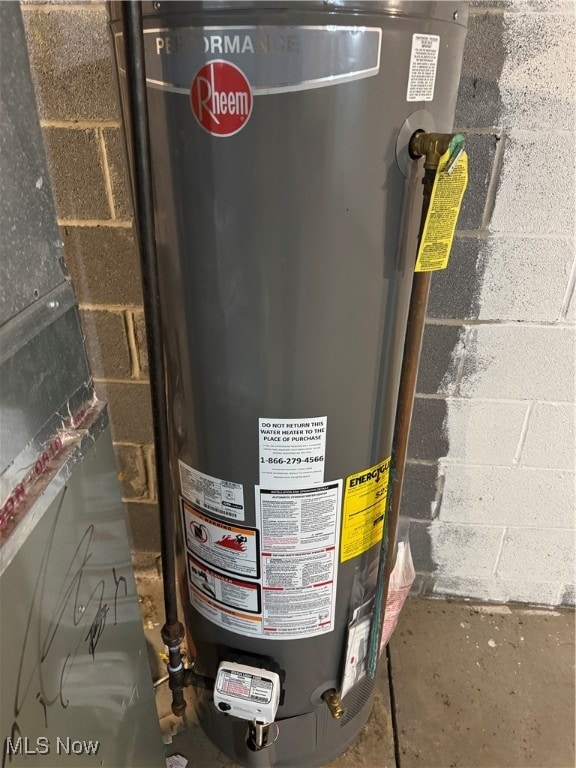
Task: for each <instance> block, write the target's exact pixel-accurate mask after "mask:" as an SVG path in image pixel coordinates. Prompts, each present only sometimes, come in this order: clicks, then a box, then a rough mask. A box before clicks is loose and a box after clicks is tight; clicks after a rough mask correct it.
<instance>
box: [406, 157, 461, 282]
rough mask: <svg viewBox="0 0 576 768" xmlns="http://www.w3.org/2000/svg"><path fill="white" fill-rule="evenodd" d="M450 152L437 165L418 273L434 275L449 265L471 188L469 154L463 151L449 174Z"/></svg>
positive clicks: (417, 265)
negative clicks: (457, 224)
mask: <svg viewBox="0 0 576 768" xmlns="http://www.w3.org/2000/svg"><path fill="white" fill-rule="evenodd" d="M451 151H452V150H451V149H448V150H447V151H446V152H445V153H444V154H443V155H442V157H441V158H440V162H439V163H438V170H437V172H436V178H435V179H434V186H433V187H432V196H431V198H430V207H429V209H428V215H427V216H426V221H425V223H424V229H423V231H422V239H421V241H420V247H419V248H418V258H417V259H416V266H415V271H416V272H432V271H434V270H437V269H445V268H446V266H447V265H448V260H449V258H450V251H451V250H452V241H453V240H454V232H455V231H456V223H457V222H458V214H459V213H460V206H461V205H462V198H463V197H464V192H465V190H466V185H467V184H468V156H467V154H466V152H464V151H463V152H462V153H461V155H460V157H459V158H458V160H457V161H456V163H455V164H454V165H453V167H452V168H451V169H450V170H447V165H448V162H449V160H450V157H451Z"/></svg>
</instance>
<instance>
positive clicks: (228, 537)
mask: <svg viewBox="0 0 576 768" xmlns="http://www.w3.org/2000/svg"><path fill="white" fill-rule="evenodd" d="M182 525H183V530H184V541H185V542H186V547H187V549H188V550H189V551H190V552H191V554H192V555H194V556H195V557H196V558H198V559H199V560H202V562H204V563H206V564H207V565H212V566H215V567H216V568H218V569H219V570H220V571H225V572H227V573H232V574H234V575H237V576H249V577H252V578H258V577H259V576H260V555H259V546H258V531H256V530H254V529H253V528H245V527H240V526H236V525H233V524H229V523H224V522H221V521H220V520H215V519H214V518H212V517H209V516H208V515H206V514H204V513H203V512H200V510H198V509H195V508H194V507H193V506H191V505H190V504H187V503H186V502H185V501H184V500H182Z"/></svg>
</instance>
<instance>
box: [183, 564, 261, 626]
mask: <svg viewBox="0 0 576 768" xmlns="http://www.w3.org/2000/svg"><path fill="white" fill-rule="evenodd" d="M188 577H189V580H190V586H191V587H193V588H194V589H195V590H196V591H197V592H198V593H199V597H201V598H204V597H208V598H212V599H213V600H215V601H216V602H218V603H220V604H221V605H225V606H227V607H228V608H239V609H241V610H242V611H249V612H250V613H260V586H259V585H258V584H255V583H253V582H250V581H242V580H240V579H235V578H232V577H231V576H225V575H224V574H222V573H218V571H215V570H213V569H212V568H208V566H206V565H204V564H203V563H201V562H200V561H199V560H196V558H194V557H192V555H190V554H188Z"/></svg>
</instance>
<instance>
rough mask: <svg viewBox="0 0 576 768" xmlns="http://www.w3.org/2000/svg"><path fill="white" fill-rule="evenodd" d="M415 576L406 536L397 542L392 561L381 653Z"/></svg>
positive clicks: (390, 635)
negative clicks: (393, 561) (392, 566)
mask: <svg viewBox="0 0 576 768" xmlns="http://www.w3.org/2000/svg"><path fill="white" fill-rule="evenodd" d="M415 578H416V571H415V570H414V563H413V562H412V552H411V551H410V542H409V541H408V537H407V536H406V538H405V540H404V541H399V542H398V548H397V550H396V562H395V563H394V568H393V569H392V573H391V574H390V583H389V586H388V596H387V598H386V608H385V611H384V625H383V627H382V640H381V642H380V653H382V651H383V650H384V648H385V647H386V645H387V644H388V642H389V640H390V638H391V637H392V632H394V630H395V629H396V624H397V623H398V616H399V615H400V611H401V610H402V608H403V606H404V603H405V602H406V598H407V597H408V595H409V594H410V590H411V589H412V584H414V579H415Z"/></svg>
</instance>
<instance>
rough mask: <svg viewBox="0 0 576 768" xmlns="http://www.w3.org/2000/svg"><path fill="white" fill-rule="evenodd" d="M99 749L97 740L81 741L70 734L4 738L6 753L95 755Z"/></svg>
mask: <svg viewBox="0 0 576 768" xmlns="http://www.w3.org/2000/svg"><path fill="white" fill-rule="evenodd" d="M99 749H100V742H99V741H91V740H90V741H83V740H82V741H81V740H79V739H71V738H70V736H66V738H64V739H62V738H60V736H57V737H56V740H55V741H54V739H49V738H48V737H47V736H38V738H37V739H30V738H29V737H28V736H18V738H17V739H16V738H14V739H11V738H10V737H8V738H7V739H6V754H7V755H10V756H12V755H50V754H53V753H55V754H57V755H97V754H98V750H99Z"/></svg>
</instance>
